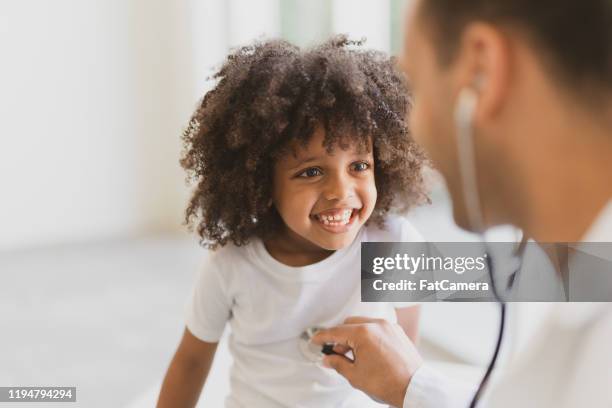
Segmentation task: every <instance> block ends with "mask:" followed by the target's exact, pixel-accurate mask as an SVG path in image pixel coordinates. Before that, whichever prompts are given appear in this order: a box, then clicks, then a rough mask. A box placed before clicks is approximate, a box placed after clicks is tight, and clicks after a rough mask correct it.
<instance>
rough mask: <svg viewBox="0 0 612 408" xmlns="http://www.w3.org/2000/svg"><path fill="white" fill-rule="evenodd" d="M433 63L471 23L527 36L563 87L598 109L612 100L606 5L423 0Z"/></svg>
mask: <svg viewBox="0 0 612 408" xmlns="http://www.w3.org/2000/svg"><path fill="white" fill-rule="evenodd" d="M420 12H421V13H422V16H424V17H426V18H430V19H432V21H433V24H432V25H431V26H433V27H434V28H433V34H434V36H435V37H436V38H435V39H436V45H437V48H438V50H439V59H440V61H441V62H442V63H443V64H449V63H450V62H451V61H452V60H453V57H454V54H455V52H456V50H457V48H458V43H459V39H460V38H461V36H460V34H461V32H462V30H463V28H464V27H465V26H466V25H467V24H468V23H470V22H472V21H484V22H490V23H493V24H499V25H506V26H509V27H516V28H518V29H520V30H522V31H523V32H524V33H526V34H527V36H528V39H529V41H530V42H531V44H532V46H534V48H536V49H537V50H538V51H539V52H540V53H541V55H543V56H544V61H545V63H546V64H547V65H548V67H547V68H549V72H550V74H551V75H552V76H553V77H554V78H555V79H557V80H558V81H559V82H560V83H561V84H562V85H563V86H565V87H568V88H569V89H570V90H572V91H575V92H576V94H577V95H583V96H585V98H583V99H585V100H586V101H590V102H595V105H596V104H598V102H600V101H601V100H602V99H603V100H606V101H609V100H610V97H611V96H612V0H535V1H534V0H423V1H422V3H421V10H420Z"/></svg>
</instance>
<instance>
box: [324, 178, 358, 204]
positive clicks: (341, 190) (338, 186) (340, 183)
mask: <svg viewBox="0 0 612 408" xmlns="http://www.w3.org/2000/svg"><path fill="white" fill-rule="evenodd" d="M352 194H353V185H352V183H351V182H350V180H349V179H348V178H347V177H345V176H344V175H341V174H338V175H334V176H332V177H329V178H328V179H327V182H326V183H325V188H324V191H323V197H325V199H326V200H329V201H332V200H344V199H346V198H348V197H350V196H352Z"/></svg>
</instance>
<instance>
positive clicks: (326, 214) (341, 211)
mask: <svg viewBox="0 0 612 408" xmlns="http://www.w3.org/2000/svg"><path fill="white" fill-rule="evenodd" d="M358 212H359V208H331V209H329V210H325V211H321V212H320V213H318V214H313V215H312V218H314V219H315V220H316V221H318V222H319V224H320V226H321V228H323V229H324V230H326V231H329V232H331V233H340V232H346V231H348V229H349V228H350V226H351V225H352V223H353V221H355V215H356V214H357V213H358Z"/></svg>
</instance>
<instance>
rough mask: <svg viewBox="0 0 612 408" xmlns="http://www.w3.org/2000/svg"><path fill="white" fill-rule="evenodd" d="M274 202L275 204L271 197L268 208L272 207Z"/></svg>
mask: <svg viewBox="0 0 612 408" xmlns="http://www.w3.org/2000/svg"><path fill="white" fill-rule="evenodd" d="M272 204H274V203H273V202H272V199H271V198H270V199H269V200H268V208H270V207H272Z"/></svg>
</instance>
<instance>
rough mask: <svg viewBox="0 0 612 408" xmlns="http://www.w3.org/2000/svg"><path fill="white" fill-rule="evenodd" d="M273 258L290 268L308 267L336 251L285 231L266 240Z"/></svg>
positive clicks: (266, 245)
mask: <svg viewBox="0 0 612 408" xmlns="http://www.w3.org/2000/svg"><path fill="white" fill-rule="evenodd" d="M264 246H265V247H266V250H267V251H268V253H269V254H270V255H271V256H272V258H274V259H276V260H277V261H279V262H280V263H283V264H285V265H288V266H306V265H312V264H314V263H317V262H320V261H322V260H323V259H325V258H327V257H328V256H330V255H331V254H333V253H334V252H335V251H333V250H328V249H324V248H321V247H319V246H317V245H315V244H313V243H312V242H310V241H308V240H306V239H304V238H302V237H300V236H299V235H297V234H295V233H294V232H293V231H284V232H283V233H281V234H278V235H276V236H274V237H272V238H270V239H267V240H264Z"/></svg>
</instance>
